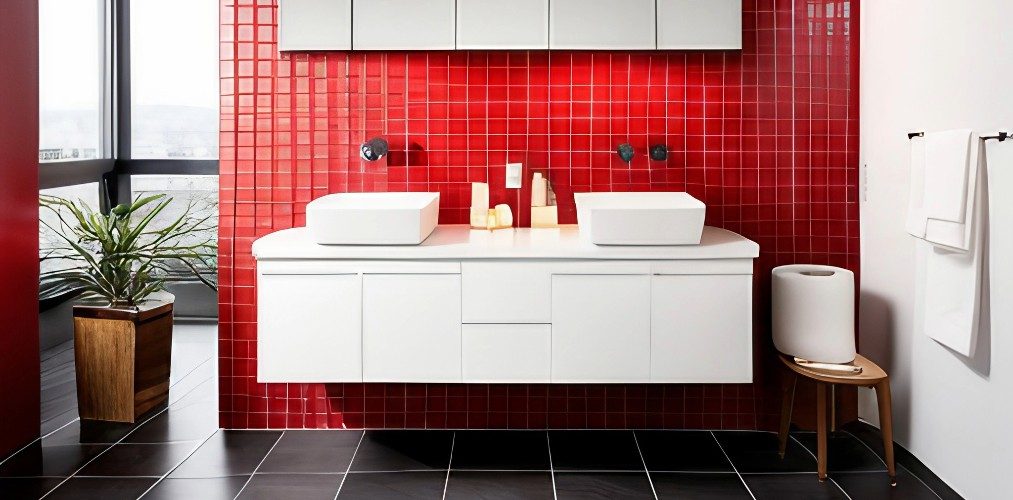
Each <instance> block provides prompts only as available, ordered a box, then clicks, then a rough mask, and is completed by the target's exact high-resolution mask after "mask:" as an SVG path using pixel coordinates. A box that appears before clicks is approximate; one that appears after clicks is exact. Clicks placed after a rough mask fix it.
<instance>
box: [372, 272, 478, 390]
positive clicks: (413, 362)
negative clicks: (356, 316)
mask: <svg viewBox="0 0 1013 500" xmlns="http://www.w3.org/2000/svg"><path fill="white" fill-rule="evenodd" d="M362 363H363V380H364V381H366V382H460V381H461V276H460V275H458V274H367V275H364V276H363V277H362Z"/></svg>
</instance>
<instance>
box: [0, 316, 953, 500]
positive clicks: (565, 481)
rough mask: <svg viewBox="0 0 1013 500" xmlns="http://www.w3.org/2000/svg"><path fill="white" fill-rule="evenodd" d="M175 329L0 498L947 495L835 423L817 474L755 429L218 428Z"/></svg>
mask: <svg viewBox="0 0 1013 500" xmlns="http://www.w3.org/2000/svg"><path fill="white" fill-rule="evenodd" d="M182 332H183V334H182V335H178V336H177V340H178V341H179V343H180V345H179V346H174V356H177V352H179V353H180V354H179V355H178V357H176V358H174V367H173V368H174V370H178V371H175V372H174V373H175V375H174V377H173V385H172V388H171V390H170V393H171V396H170V402H171V404H170V405H169V407H168V408H167V409H165V410H162V411H160V412H158V413H156V414H154V415H153V416H151V417H149V418H147V419H146V420H145V421H144V422H139V423H138V424H137V425H124V424H112V425H94V424H92V425H82V424H81V423H80V422H79V421H76V420H75V421H72V422H70V423H69V424H67V425H65V426H63V427H61V428H59V429H58V430H56V431H54V432H52V433H49V434H48V435H46V436H45V437H44V438H43V439H42V440H40V441H38V442H36V443H34V444H32V445H30V446H29V447H27V448H25V449H23V450H21V451H20V452H18V453H17V454H15V455H14V456H12V457H10V458H8V459H6V460H4V461H3V462H0V499H21V498H26V499H32V498H41V497H45V498H47V499H62V498H72V499H92V498H94V499H103V500H117V499H121V498H122V499H134V498H141V497H143V498H145V499H187V500H189V499H208V500H212V499H219V498H222V499H231V498H243V499H284V500H303V499H306V500H312V499H316V498H321V499H328V500H332V499H334V498H336V497H339V498H366V499H385V498H467V499H472V498H523V499H528V498H530V499H538V498H547V499H548V498H552V499H563V498H715V499H725V498H731V499H735V498H741V499H767V498H770V499H794V498H798V499H819V498H844V499H847V498H851V499H855V500H858V499H863V500H864V499H878V498H884V499H929V500H932V499H943V498H946V499H948V498H951V497H952V492H949V491H942V489H940V488H937V489H940V490H941V491H940V492H939V493H937V492H935V491H933V490H932V489H930V488H929V487H928V486H926V483H928V484H937V483H934V482H933V480H932V479H931V478H926V481H925V482H923V480H922V479H921V478H920V477H917V476H916V475H914V474H912V473H911V472H910V471H909V470H908V469H905V468H904V467H899V479H898V485H897V487H895V488H891V487H890V486H889V483H888V480H887V476H886V472H885V465H884V464H883V462H882V460H880V458H879V456H878V455H877V453H876V452H874V451H873V448H874V447H875V446H874V445H873V448H870V447H869V446H866V445H865V444H864V442H863V441H862V440H860V439H858V438H857V437H856V436H855V435H853V434H851V433H850V432H840V433H837V434H836V435H834V437H833V438H832V441H831V443H830V452H831V455H830V470H831V480H830V481H827V482H825V483H820V482H819V481H817V479H816V459H815V455H814V453H815V446H816V442H815V441H816V440H815V436H814V435H813V434H811V433H796V434H794V435H793V437H792V440H791V442H790V443H789V448H788V452H787V454H786V456H785V457H784V459H781V458H779V457H778V456H777V451H776V450H777V438H776V436H775V435H774V434H771V433H765V432H734V431H716V432H709V431H635V432H634V431H548V432H546V431H413V430H403V431H397V430H384V431H373V430H370V431H358V430H346V431H341V430H330V431H325V430H290V431H223V430H219V429H217V428H216V427H217V412H216V411H217V407H216V405H217V393H216V390H215V383H214V378H213V375H214V373H215V367H214V362H213V360H212V361H210V362H204V361H201V359H204V354H201V353H202V352H204V351H201V349H205V350H208V349H210V350H211V352H213V337H211V338H212V341H211V342H207V341H206V340H202V339H205V338H206V335H205V334H206V332H205V333H204V334H201V333H199V330H189V329H186V328H184V329H183V330H182ZM201 342H203V343H204V344H205V345H203V347H202V346H201V345H200V344H201ZM206 359H211V358H210V357H209V358H206ZM177 362H179V363H186V364H187V367H183V366H182V365H177ZM60 413H61V414H62V413H65V412H60ZM866 438H867V436H866ZM920 474H921V475H922V476H925V475H926V474H930V473H928V472H927V470H926V471H922V472H921V473H920Z"/></svg>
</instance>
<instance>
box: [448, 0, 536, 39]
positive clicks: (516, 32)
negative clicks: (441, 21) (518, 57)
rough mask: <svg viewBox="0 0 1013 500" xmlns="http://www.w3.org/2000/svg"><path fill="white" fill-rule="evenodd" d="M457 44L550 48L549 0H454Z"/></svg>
mask: <svg viewBox="0 0 1013 500" xmlns="http://www.w3.org/2000/svg"><path fill="white" fill-rule="evenodd" d="M457 48H458V49H459V50H463V49H494V50H495V49H547V48H549V0H509V1H504V0H457Z"/></svg>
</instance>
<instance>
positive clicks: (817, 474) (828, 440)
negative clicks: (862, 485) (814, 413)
mask: <svg viewBox="0 0 1013 500" xmlns="http://www.w3.org/2000/svg"><path fill="white" fill-rule="evenodd" d="M788 439H791V440H792V441H795V442H796V443H798V445H799V446H801V447H802V449H804V450H805V451H806V453H809V455H811V456H812V457H813V458H814V459H815V460H816V463H817V464H819V461H820V458H819V457H817V456H816V455H815V454H814V453H813V452H812V450H810V449H809V448H808V447H807V446H806V445H804V444H802V442H801V441H799V440H798V439H796V438H795V436H792V435H791V433H790V432H789V433H788ZM829 446H830V435H829V434H828V435H827V447H828V450H829ZM829 455H830V452H829V451H827V480H828V481H830V482H831V483H833V484H834V486H836V487H837V489H839V490H841V493H844V496H846V497H848V500H851V495H849V494H848V492H847V491H844V488H842V487H841V485H839V484H837V481H834V478H832V477H830V463H829V462H830V456H829ZM817 467H819V465H817ZM819 474H820V473H819V471H818V470H817V472H816V478H817V479H818V478H819Z"/></svg>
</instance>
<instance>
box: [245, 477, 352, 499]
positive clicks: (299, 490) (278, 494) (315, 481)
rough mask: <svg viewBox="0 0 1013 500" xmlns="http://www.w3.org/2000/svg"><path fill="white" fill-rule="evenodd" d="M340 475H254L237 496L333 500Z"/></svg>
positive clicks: (246, 497)
mask: <svg viewBox="0 0 1013 500" xmlns="http://www.w3.org/2000/svg"><path fill="white" fill-rule="evenodd" d="M341 476H342V475H341V474H254V475H253V479H251V480H250V484H247V485H246V487H245V488H243V492H242V493H240V494H239V497H237V498H240V499H245V500H277V499H279V498H291V499H298V500H334V496H335V495H336V494H337V493H338V486H339V485H340V484H341Z"/></svg>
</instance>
